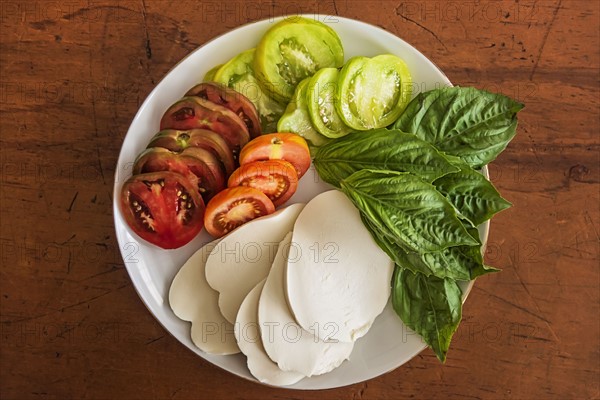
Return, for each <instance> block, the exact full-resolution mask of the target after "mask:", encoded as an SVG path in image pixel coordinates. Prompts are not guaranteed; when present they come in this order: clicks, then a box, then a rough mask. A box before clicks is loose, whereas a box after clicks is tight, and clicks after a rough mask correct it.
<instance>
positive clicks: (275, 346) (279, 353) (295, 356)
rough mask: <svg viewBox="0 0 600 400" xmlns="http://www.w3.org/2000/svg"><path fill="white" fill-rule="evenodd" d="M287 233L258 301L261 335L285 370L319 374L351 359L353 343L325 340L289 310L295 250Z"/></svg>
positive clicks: (272, 355)
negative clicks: (288, 269)
mask: <svg viewBox="0 0 600 400" xmlns="http://www.w3.org/2000/svg"><path fill="white" fill-rule="evenodd" d="M291 240H292V233H291V232H290V233H288V234H287V236H286V237H285V238H284V239H283V241H282V242H281V243H280V244H279V247H278V249H277V255H276V256H275V260H274V261H273V266H272V267H271V272H269V276H268V277H267V281H266V283H265V287H264V289H263V291H262V294H261V296H260V300H259V303H258V322H259V324H260V331H261V338H262V342H263V345H264V347H265V350H266V351H267V354H268V355H269V357H270V358H271V360H273V361H275V362H277V364H278V365H279V368H281V369H282V370H284V371H298V372H300V373H301V374H303V375H306V376H312V375H320V374H324V373H326V372H329V371H331V370H333V369H334V368H336V367H338V366H339V365H340V364H341V363H342V362H343V361H344V360H346V359H348V357H349V356H350V353H351V352H352V348H353V347H354V343H344V342H338V341H333V342H324V341H323V340H321V339H319V338H317V337H316V336H314V335H313V334H312V333H310V332H309V331H306V330H304V329H302V327H300V325H298V324H297V323H296V321H295V320H294V316H293V315H292V312H291V311H290V309H289V307H288V305H287V302H286V299H285V290H284V272H285V265H286V263H287V255H288V253H289V252H290V251H292V252H293V250H290V249H291V246H293V244H292V243H290V242H291Z"/></svg>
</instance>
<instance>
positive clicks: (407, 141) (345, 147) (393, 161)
mask: <svg viewBox="0 0 600 400" xmlns="http://www.w3.org/2000/svg"><path fill="white" fill-rule="evenodd" d="M313 163H314V165H315V168H316V169H317V172H318V173H319V176H320V177H321V179H323V180H324V181H326V182H328V183H330V184H332V185H334V186H338V187H339V186H340V181H341V180H342V179H345V178H347V177H348V176H350V175H352V174H353V173H354V172H356V171H360V170H362V169H373V170H391V171H400V172H412V173H414V174H416V175H418V176H419V177H421V178H422V179H423V180H425V181H427V182H432V181H434V180H435V179H437V178H440V177H442V176H444V175H446V174H449V173H451V172H458V171H459V168H457V167H455V166H453V165H452V164H451V163H450V162H449V161H448V159H447V158H446V157H445V156H444V155H443V154H442V153H440V152H439V151H438V150H437V149H436V148H435V147H434V146H433V145H431V144H430V143H428V142H426V141H424V140H422V139H419V138H417V137H416V136H415V135H413V134H410V133H405V132H402V131H400V130H393V131H390V130H387V129H377V130H373V131H368V132H354V133H350V134H348V135H346V136H344V137H342V138H339V139H337V140H335V141H333V142H330V143H328V144H326V145H324V146H322V147H321V148H319V150H318V151H317V152H316V154H315V157H314V160H313Z"/></svg>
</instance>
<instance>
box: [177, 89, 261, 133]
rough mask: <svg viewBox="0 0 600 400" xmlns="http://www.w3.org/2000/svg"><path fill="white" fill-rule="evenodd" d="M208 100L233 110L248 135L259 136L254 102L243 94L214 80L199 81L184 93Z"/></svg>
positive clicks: (259, 128)
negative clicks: (243, 124) (244, 126)
mask: <svg viewBox="0 0 600 400" xmlns="http://www.w3.org/2000/svg"><path fill="white" fill-rule="evenodd" d="M185 95H186V96H198V97H200V98H202V99H205V100H210V101H212V102H213V103H216V104H218V105H220V106H223V107H225V108H228V109H230V110H231V111H233V112H234V113H235V114H236V115H237V116H238V117H240V119H241V120H242V121H244V123H245V124H246V126H247V127H248V131H249V132H250V137H253V138H254V137H257V136H260V134H261V133H262V132H261V127H260V119H259V116H258V111H256V107H254V104H252V102H251V101H250V100H249V99H248V98H247V97H246V96H244V95H243V94H241V93H239V92H237V91H235V90H233V89H231V88H228V87H227V86H225V85H222V84H220V83H216V82H203V83H200V84H198V85H196V86H194V87H193V88H191V89H190V90H188V92H187V93H186V94H185Z"/></svg>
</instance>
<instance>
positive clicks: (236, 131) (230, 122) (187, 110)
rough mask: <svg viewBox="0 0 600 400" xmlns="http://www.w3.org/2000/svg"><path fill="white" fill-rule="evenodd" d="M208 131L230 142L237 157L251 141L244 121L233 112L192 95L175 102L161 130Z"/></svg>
mask: <svg viewBox="0 0 600 400" xmlns="http://www.w3.org/2000/svg"><path fill="white" fill-rule="evenodd" d="M197 128H199V129H208V130H211V131H214V132H217V133H218V134H219V135H221V136H223V138H224V139H225V140H226V141H227V144H228V145H229V148H230V150H231V151H232V152H233V153H234V154H237V153H238V152H239V150H240V149H241V148H242V147H243V146H244V145H245V144H246V143H248V140H250V133H248V127H246V124H245V123H244V121H242V120H241V119H240V117H238V116H237V115H236V114H235V113H234V112H233V111H231V110H230V109H228V108H225V107H223V106H220V105H218V104H215V103H213V102H212V101H208V100H204V99H201V98H200V97H194V96H188V97H184V98H182V99H181V100H179V101H178V102H176V103H174V104H173V105H172V106H171V107H169V109H168V110H167V111H166V112H165V114H164V115H163V117H162V119H161V120H160V129H161V130H163V129H178V130H189V129H197Z"/></svg>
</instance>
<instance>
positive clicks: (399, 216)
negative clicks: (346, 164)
mask: <svg viewBox="0 0 600 400" xmlns="http://www.w3.org/2000/svg"><path fill="white" fill-rule="evenodd" d="M341 188H342V190H343V191H344V193H346V195H347V196H348V197H349V198H350V200H352V202H353V203H354V205H355V206H356V207H357V208H358V209H359V210H360V211H361V213H362V214H363V215H364V216H365V218H367V219H368V220H370V221H371V222H372V223H373V225H374V226H375V227H377V229H379V230H380V231H381V232H384V233H385V234H387V235H389V236H390V237H393V238H396V239H397V241H398V242H399V243H400V244H401V246H403V247H404V248H406V249H407V250H412V251H415V252H432V251H439V250H443V249H446V248H448V247H452V246H459V245H467V246H475V245H478V244H479V243H478V241H477V240H475V239H473V237H471V235H469V233H468V232H467V230H466V229H465V227H464V226H463V224H462V223H461V222H460V220H459V219H458V218H457V216H456V212H455V210H454V207H453V206H452V204H450V202H449V201H448V200H447V199H446V198H445V197H444V196H443V195H442V194H441V193H440V192H438V191H437V190H436V189H435V187H434V186H433V185H431V184H430V183H427V182H425V181H423V180H422V179H420V178H419V177H417V176H415V175H412V174H410V173H401V172H393V171H373V170H361V171H358V172H355V173H354V174H352V175H350V176H349V177H347V178H346V179H344V180H342V181H341Z"/></svg>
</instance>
